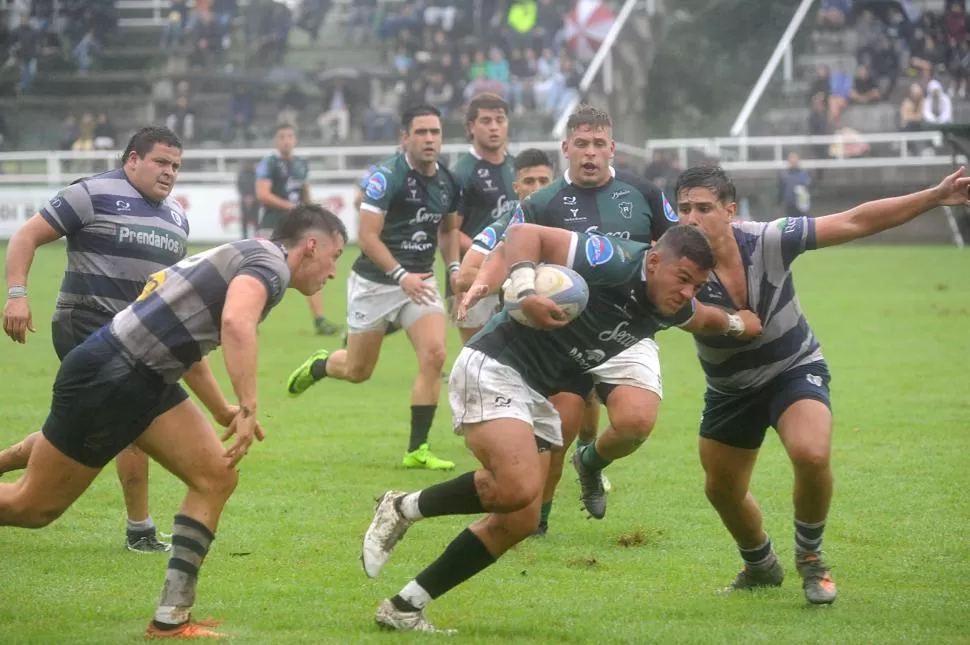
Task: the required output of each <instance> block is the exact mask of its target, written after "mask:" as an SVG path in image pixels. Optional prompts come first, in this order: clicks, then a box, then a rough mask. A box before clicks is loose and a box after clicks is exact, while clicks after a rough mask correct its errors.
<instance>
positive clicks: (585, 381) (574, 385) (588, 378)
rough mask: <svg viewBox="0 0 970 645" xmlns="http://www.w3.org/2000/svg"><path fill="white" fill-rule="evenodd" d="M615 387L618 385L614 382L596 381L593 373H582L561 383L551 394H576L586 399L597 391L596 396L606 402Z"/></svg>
mask: <svg viewBox="0 0 970 645" xmlns="http://www.w3.org/2000/svg"><path fill="white" fill-rule="evenodd" d="M615 389H616V385H614V384H613V383H594V382H593V376H592V374H580V375H579V376H574V377H573V378H571V379H569V380H567V381H563V382H562V383H560V384H559V386H558V387H557V388H556V389H555V391H553V393H552V394H551V395H550V396H554V395H556V394H560V393H568V394H575V395H576V396H579V397H582V398H583V399H584V400H585V399H588V398H589V395H590V394H592V393H593V392H596V396H597V397H599V400H600V401H601V402H602V403H603V404H605V403H606V401H607V400H609V398H610V394H612V393H613V390H615Z"/></svg>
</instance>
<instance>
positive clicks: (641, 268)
mask: <svg viewBox="0 0 970 645" xmlns="http://www.w3.org/2000/svg"><path fill="white" fill-rule="evenodd" d="M506 244H507V248H506V255H507V257H508V261H509V263H510V264H511V266H512V272H511V275H510V277H509V279H510V281H511V283H510V284H511V286H510V289H512V290H513V291H514V292H515V293H517V294H520V295H519V298H518V300H519V302H520V303H521V306H522V308H523V311H524V312H525V313H526V315H528V317H529V318H530V320H531V321H532V322H533V323H534V324H535V325H536V326H537V327H539V329H532V328H529V327H526V326H524V325H521V324H519V323H516V322H513V321H512V320H511V319H510V317H509V315H508V313H507V312H506V311H503V312H501V313H499V314H498V315H497V316H495V317H494V318H492V320H491V321H490V322H489V323H488V325H486V326H485V328H484V329H483V330H482V331H481V332H480V333H479V334H477V335H476V336H475V337H474V338H472V340H471V342H469V343H468V345H466V346H465V349H463V350H462V352H461V354H459V356H458V359H457V361H456V362H455V366H454V368H453V369H452V372H451V378H450V381H449V392H450V394H449V398H450V402H451V407H452V413H453V425H454V428H455V430H456V432H458V433H459V434H461V435H463V436H464V438H465V443H466V445H467V446H468V447H469V449H470V450H471V451H472V453H473V454H474V455H475V457H476V458H477V459H478V460H479V462H481V464H482V468H481V469H479V470H476V471H473V472H468V473H465V474H463V475H460V476H459V477H456V478H455V479H452V480H450V481H447V482H443V483H440V484H437V485H434V486H431V487H429V488H426V489H424V490H421V491H418V492H416V493H400V492H396V491H388V492H386V493H384V495H383V496H382V497H381V498H380V500H379V502H378V505H377V509H376V510H375V513H374V519H373V521H372V522H371V525H370V527H369V528H368V530H367V533H366V534H365V536H364V542H363V549H362V561H363V565H364V571H365V573H366V574H367V575H368V576H370V577H375V576H376V575H378V573H379V572H380V570H381V568H382V567H383V565H384V563H385V562H386V561H387V558H388V557H389V556H390V553H391V551H392V550H393V548H394V546H395V545H396V544H397V543H398V541H400V539H401V538H402V537H403V536H404V534H405V532H406V531H407V530H408V528H409V527H410V526H411V524H413V523H414V522H416V521H418V520H421V519H422V518H428V517H437V516H442V515H469V514H479V513H488V515H487V516H486V517H484V518H482V519H481V520H479V521H477V522H475V523H474V524H472V525H471V526H470V527H469V528H468V529H466V530H464V531H463V532H462V533H460V534H459V535H458V536H457V537H456V538H455V539H454V541H453V542H452V543H451V544H450V545H449V546H448V547H447V549H445V552H444V553H443V554H442V555H441V556H440V557H439V558H438V559H437V560H436V561H435V562H433V563H432V564H431V565H430V566H428V567H427V568H426V569H425V570H424V571H422V572H421V573H420V574H418V576H417V577H416V578H415V579H414V580H412V581H411V582H409V583H408V584H407V585H406V586H405V587H404V588H403V589H402V590H401V591H400V592H399V593H398V594H397V595H396V596H394V597H393V598H390V599H387V600H384V601H383V602H382V603H381V604H380V607H379V608H378V610H377V615H376V621H377V622H378V624H380V625H382V626H383V627H385V628H388V629H396V630H404V631H410V630H419V631H438V630H436V628H435V627H434V626H433V625H431V624H430V623H429V622H428V621H427V620H426V619H425V617H424V611H423V610H424V607H425V606H426V605H427V604H428V603H429V602H430V601H431V600H432V599H434V598H438V597H440V596H441V595H442V594H444V593H445V592H447V591H449V590H450V589H452V588H454V587H456V586H457V585H459V584H461V583H462V582H464V581H465V580H467V579H469V578H471V577H472V576H474V575H475V574H477V573H479V572H480V571H482V570H483V569H485V568H486V567H488V566H489V565H491V564H492V563H494V562H495V560H496V559H498V558H499V557H500V556H501V555H502V554H503V553H505V552H506V551H507V550H508V549H509V548H511V547H512V546H514V545H515V544H517V543H518V542H520V541H522V540H523V539H525V538H526V537H528V536H529V535H531V534H532V533H533V532H534V531H535V528H536V525H537V524H538V521H539V509H540V506H541V503H542V490H543V486H544V483H545V480H546V475H547V471H548V468H549V453H548V451H549V449H550V448H551V447H553V446H561V445H562V442H563V438H562V433H561V430H560V423H559V414H558V412H557V411H556V409H555V407H553V405H552V403H551V402H550V400H549V398H548V397H549V396H550V395H551V394H552V393H554V392H555V391H556V389H557V387H558V385H559V384H560V383H562V382H564V381H566V380H568V379H570V378H572V377H575V376H578V375H579V374H581V373H583V372H585V371H588V370H589V369H590V368H591V367H594V366H596V365H599V364H602V363H604V362H605V361H607V360H609V359H610V358H612V357H613V356H616V355H617V354H619V353H621V352H623V351H625V350H626V349H627V345H626V344H625V343H623V342H620V341H619V340H618V339H617V338H616V337H615V335H613V334H608V335H604V334H602V333H601V332H602V331H603V330H611V329H615V328H616V327H617V325H619V324H620V323H621V322H622V323H624V329H625V330H627V333H629V334H631V335H633V336H634V337H637V338H648V337H652V336H653V335H654V334H655V333H656V332H657V331H659V330H661V329H664V328H667V327H671V326H674V325H679V326H683V327H685V328H686V329H689V330H691V331H695V332H698V333H710V334H718V335H720V334H725V333H732V332H733V333H735V334H746V335H756V334H757V333H759V332H760V324H759V323H758V320H757V318H756V317H755V316H754V315H753V314H751V313H750V312H742V313H740V314H728V313H726V312H724V311H721V310H719V309H718V308H716V307H707V306H704V305H700V304H696V303H695V301H694V294H695V293H696V291H697V289H698V288H699V287H700V285H701V284H703V283H704V281H705V280H706V279H707V277H708V275H709V274H710V270H711V269H712V268H713V266H714V258H713V255H712V253H711V248H710V245H709V244H708V242H707V240H706V239H705V238H704V236H703V235H702V234H700V233H698V232H697V231H695V230H693V229H691V228H688V227H676V228H673V229H671V230H670V231H668V232H667V233H666V234H665V235H664V236H663V237H661V238H660V240H659V241H658V242H657V244H656V246H655V247H654V248H653V249H651V248H650V247H649V246H648V245H646V244H640V243H636V242H631V241H626V240H620V239H618V238H608V237H605V236H600V235H587V234H584V233H574V232H570V231H565V230H562V229H556V228H549V227H544V226H535V225H529V224H523V225H518V226H513V227H511V228H510V230H509V234H508V237H507V242H506ZM539 261H542V262H547V263H553V264H560V265H565V266H570V267H572V268H573V269H574V270H576V271H578V272H579V273H580V274H581V275H582V276H583V277H584V278H585V279H586V282H587V284H588V285H589V287H590V294H589V303H588V305H587V307H586V309H585V310H584V311H583V312H582V314H581V315H580V316H579V317H578V318H577V319H576V320H574V321H572V322H571V323H569V324H567V323H566V321H564V320H563V316H562V311H561V310H560V309H559V308H558V307H557V306H556V305H555V304H554V303H552V302H551V301H550V300H548V299H545V298H540V297H538V296H536V295H535V269H536V263H537V262H539ZM476 287H477V284H476V285H474V286H473V287H472V290H471V291H470V292H469V295H470V296H471V294H473V293H474V292H475V290H476ZM530 293H531V294H533V295H529V294H530ZM470 301H471V298H466V301H465V302H463V303H462V304H463V307H464V306H467V305H469V304H473V303H471V302H470Z"/></svg>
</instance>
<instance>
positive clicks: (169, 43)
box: [159, 0, 189, 49]
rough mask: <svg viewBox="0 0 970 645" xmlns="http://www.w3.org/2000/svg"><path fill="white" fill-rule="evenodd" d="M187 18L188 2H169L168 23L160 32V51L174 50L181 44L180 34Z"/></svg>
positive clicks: (182, 0) (175, 0)
mask: <svg viewBox="0 0 970 645" xmlns="http://www.w3.org/2000/svg"><path fill="white" fill-rule="evenodd" d="M188 18H189V7H188V0H171V6H170V8H169V12H168V22H166V23H165V28H164V29H163V30H162V42H161V43H160V45H159V46H160V47H161V48H162V49H174V48H176V47H178V46H180V45H181V44H182V34H183V32H184V31H185V24H186V22H188Z"/></svg>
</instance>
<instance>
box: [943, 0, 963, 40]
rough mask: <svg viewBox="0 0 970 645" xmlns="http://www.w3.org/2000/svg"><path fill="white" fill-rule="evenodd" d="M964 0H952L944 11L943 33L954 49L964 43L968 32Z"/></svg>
mask: <svg viewBox="0 0 970 645" xmlns="http://www.w3.org/2000/svg"><path fill="white" fill-rule="evenodd" d="M963 1H964V0H951V1H950V2H949V4H948V5H947V8H946V11H945V12H944V13H943V33H944V35H945V36H946V39H947V45H948V46H949V47H950V48H951V49H953V48H955V47H956V46H957V45H958V44H960V43H962V42H963V40H964V39H965V38H966V34H967V15H966V12H965V10H964V7H963Z"/></svg>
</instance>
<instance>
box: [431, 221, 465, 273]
mask: <svg viewBox="0 0 970 645" xmlns="http://www.w3.org/2000/svg"><path fill="white" fill-rule="evenodd" d="M460 220H461V216H460V215H459V214H458V213H457V212H455V213H451V214H450V215H445V217H444V218H443V219H442V220H441V223H440V224H439V225H438V248H439V250H440V252H441V259H442V260H444V262H445V266H446V267H448V279H449V280H451V281H452V286H454V280H456V279H457V277H458V275H457V274H458V270H459V269H460V268H461V262H460V258H461V248H460V246H461V237H462V236H463V235H464V236H465V237H468V236H467V235H465V234H464V233H462V232H461V230H460V229H459V228H458V227H459V221H460Z"/></svg>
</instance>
